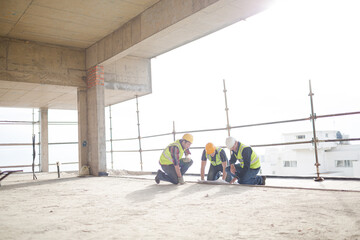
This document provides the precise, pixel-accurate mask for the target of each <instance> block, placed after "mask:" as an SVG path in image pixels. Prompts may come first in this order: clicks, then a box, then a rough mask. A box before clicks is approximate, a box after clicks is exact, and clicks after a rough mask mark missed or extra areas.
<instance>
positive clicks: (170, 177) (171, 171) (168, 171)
mask: <svg viewBox="0 0 360 240" xmlns="http://www.w3.org/2000/svg"><path fill="white" fill-rule="evenodd" d="M192 164H193V160H190V162H184V161H183V159H180V161H179V167H180V172H181V175H182V176H183V175H184V174H185V173H186V171H187V170H188V169H189V167H190V166H191V165H192ZM161 168H162V169H163V170H164V172H163V171H160V173H159V175H158V176H159V179H160V180H162V181H166V182H171V183H173V184H178V183H179V180H178V175H177V174H176V171H175V166H174V164H171V165H161Z"/></svg>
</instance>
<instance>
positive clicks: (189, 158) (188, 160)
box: [181, 155, 191, 163]
mask: <svg viewBox="0 0 360 240" xmlns="http://www.w3.org/2000/svg"><path fill="white" fill-rule="evenodd" d="M181 160H182V161H183V162H186V163H187V162H190V161H191V156H190V155H187V156H186V157H185V158H182V159H181Z"/></svg>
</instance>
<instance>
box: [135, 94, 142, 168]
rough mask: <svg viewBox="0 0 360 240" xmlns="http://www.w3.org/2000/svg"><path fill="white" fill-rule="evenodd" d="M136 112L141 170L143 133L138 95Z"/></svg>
mask: <svg viewBox="0 0 360 240" xmlns="http://www.w3.org/2000/svg"><path fill="white" fill-rule="evenodd" d="M136 113H137V122H138V123H137V125H138V134H139V136H138V138H139V153H140V166H141V171H143V162H142V150H141V135H140V118H139V102H138V96H137V95H136Z"/></svg>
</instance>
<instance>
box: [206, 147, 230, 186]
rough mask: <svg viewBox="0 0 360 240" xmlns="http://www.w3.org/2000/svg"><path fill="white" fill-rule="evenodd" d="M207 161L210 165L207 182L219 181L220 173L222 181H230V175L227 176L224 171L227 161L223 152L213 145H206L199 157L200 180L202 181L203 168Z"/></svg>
mask: <svg viewBox="0 0 360 240" xmlns="http://www.w3.org/2000/svg"><path fill="white" fill-rule="evenodd" d="M207 159H209V161H210V163H211V165H210V168H209V172H208V175H207V180H208V181H209V180H210V181H214V180H217V179H219V177H220V173H223V176H222V180H223V181H226V182H230V181H231V175H230V174H227V173H226V171H225V169H226V166H227V165H229V160H228V158H227V156H226V153H225V151H224V150H223V149H222V148H220V147H215V145H214V144H213V143H211V142H210V143H207V144H206V146H205V149H204V151H203V154H202V157H201V171H200V176H201V180H204V175H205V167H206V163H207Z"/></svg>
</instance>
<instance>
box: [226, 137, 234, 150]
mask: <svg viewBox="0 0 360 240" xmlns="http://www.w3.org/2000/svg"><path fill="white" fill-rule="evenodd" d="M235 142H236V140H235V138H233V137H228V138H226V147H227V148H228V149H231V148H232V147H233V146H234V145H235Z"/></svg>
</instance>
